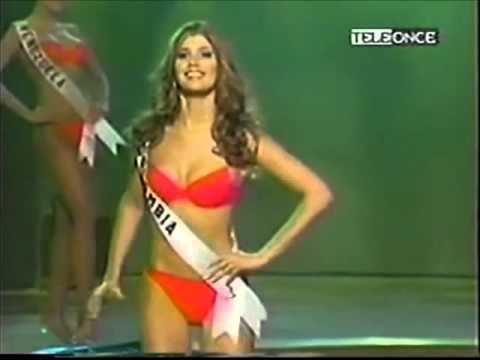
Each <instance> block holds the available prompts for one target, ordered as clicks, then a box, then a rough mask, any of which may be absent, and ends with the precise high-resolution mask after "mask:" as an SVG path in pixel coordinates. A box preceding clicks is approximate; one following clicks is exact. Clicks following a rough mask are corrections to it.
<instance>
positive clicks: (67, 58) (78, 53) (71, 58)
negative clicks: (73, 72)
mask: <svg viewBox="0 0 480 360" xmlns="http://www.w3.org/2000/svg"><path fill="white" fill-rule="evenodd" d="M42 49H43V51H45V53H46V54H47V55H48V57H49V58H50V59H51V60H52V61H53V62H54V63H55V64H57V65H77V66H82V65H86V64H87V63H88V61H89V58H90V50H89V49H88V47H87V46H85V45H76V46H66V45H63V44H60V43H57V42H52V41H49V42H45V43H43V44H42Z"/></svg>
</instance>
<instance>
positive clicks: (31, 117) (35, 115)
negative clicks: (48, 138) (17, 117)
mask: <svg viewBox="0 0 480 360" xmlns="http://www.w3.org/2000/svg"><path fill="white" fill-rule="evenodd" d="M27 120H28V121H29V122H30V123H31V124H34V125H43V124H49V123H51V122H52V121H51V120H50V119H49V118H48V114H47V112H46V111H45V108H43V107H41V106H38V107H36V108H35V109H34V110H32V111H30V112H29V114H28V117H27Z"/></svg>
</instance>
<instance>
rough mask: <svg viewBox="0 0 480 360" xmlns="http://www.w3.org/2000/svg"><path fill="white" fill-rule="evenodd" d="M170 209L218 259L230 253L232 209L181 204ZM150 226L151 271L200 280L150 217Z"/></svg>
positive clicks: (172, 205) (176, 204)
mask: <svg viewBox="0 0 480 360" xmlns="http://www.w3.org/2000/svg"><path fill="white" fill-rule="evenodd" d="M170 208H171V209H172V210H173V211H174V212H175V213H176V214H177V215H178V216H179V217H180V218H181V219H182V220H183V222H184V223H185V224H186V225H187V226H189V227H190V229H191V230H192V231H193V232H194V233H195V234H196V235H197V236H198V237H199V238H200V240H202V241H204V243H205V244H206V245H207V246H208V247H209V248H210V249H211V250H212V251H213V252H215V253H216V254H219V255H221V254H227V253H229V252H231V250H232V246H233V244H234V239H233V238H232V234H231V226H230V217H231V207H229V206H225V207H222V208H219V209H205V208H199V207H197V206H195V205H193V204H191V203H189V202H188V201H183V200H182V201H178V202H177V203H174V204H170ZM148 222H149V230H150V231H151V232H150V234H151V235H150V239H149V240H150V242H151V245H150V249H151V252H150V261H149V269H154V270H158V271H163V272H167V273H170V274H173V275H177V276H181V277H185V278H189V279H201V276H200V274H198V273H197V272H196V271H195V270H194V269H192V268H191V267H190V266H189V265H188V264H187V263H186V262H185V261H183V259H182V258H181V257H180V255H178V254H177V253H176V251H175V250H174V249H173V248H172V247H171V246H170V245H169V243H168V242H167V241H166V240H165V238H164V237H163V236H162V235H161V233H160V231H159V230H158V228H157V227H156V224H155V223H154V221H153V220H152V218H151V216H148Z"/></svg>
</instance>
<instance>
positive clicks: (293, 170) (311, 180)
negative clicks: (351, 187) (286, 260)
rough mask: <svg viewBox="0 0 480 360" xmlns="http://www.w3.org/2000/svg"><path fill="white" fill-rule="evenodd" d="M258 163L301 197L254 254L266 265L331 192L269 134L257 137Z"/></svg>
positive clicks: (296, 235) (309, 220)
mask: <svg viewBox="0 0 480 360" xmlns="http://www.w3.org/2000/svg"><path fill="white" fill-rule="evenodd" d="M258 163H259V164H260V165H261V166H262V167H263V168H265V169H267V170H268V171H269V172H270V173H272V174H273V175H274V176H276V177H277V178H278V179H279V180H280V181H281V182H283V183H284V184H285V185H287V186H288V187H290V189H292V190H293V191H295V192H297V193H300V194H301V195H302V200H301V201H300V203H299V204H298V205H297V207H296V209H295V210H294V212H293V213H292V215H291V216H290V217H289V218H288V219H287V221H286V222H285V223H284V224H283V226H281V227H280V229H279V230H278V231H277V232H276V233H275V234H274V235H273V237H272V238H271V239H270V241H268V242H267V243H266V244H265V245H264V246H263V248H262V249H261V250H260V251H259V253H258V255H259V256H260V257H261V258H263V260H264V262H265V263H266V264H269V263H271V262H272V261H273V260H274V259H276V258H278V257H279V256H280V255H282V254H283V253H284V252H285V251H286V250H287V249H288V248H289V247H290V246H291V245H292V244H293V243H295V241H296V240H297V239H298V238H299V236H300V235H301V234H302V233H303V232H304V231H305V230H306V229H307V227H308V226H309V225H310V224H311V223H312V221H313V220H314V219H315V218H316V217H317V216H319V215H320V214H321V213H323V212H324V211H325V210H326V209H327V207H329V205H330V204H331V203H332V201H333V195H332V192H331V190H330V189H329V188H328V186H327V184H326V183H325V182H324V181H323V180H322V179H321V178H320V177H319V176H318V175H317V174H315V173H314V172H313V171H312V170H311V169H310V168H308V167H307V166H306V165H304V164H303V163H302V162H301V161H300V160H298V159H296V158H295V157H293V156H292V155H290V154H289V153H288V152H287V151H285V150H284V149H283V148H282V147H281V146H280V145H279V144H278V143H276V142H275V141H274V140H272V139H271V138H270V137H267V136H263V137H262V138H261V141H260V144H259V152H258Z"/></svg>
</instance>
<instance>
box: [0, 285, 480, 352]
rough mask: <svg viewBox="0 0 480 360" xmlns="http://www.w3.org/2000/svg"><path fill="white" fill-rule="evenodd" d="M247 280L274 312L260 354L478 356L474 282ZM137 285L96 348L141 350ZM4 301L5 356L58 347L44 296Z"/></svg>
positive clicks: (112, 311) (113, 309) (114, 311)
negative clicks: (41, 314) (44, 325)
mask: <svg viewBox="0 0 480 360" xmlns="http://www.w3.org/2000/svg"><path fill="white" fill-rule="evenodd" d="M250 281H251V284H252V286H253V287H254V288H255V289H256V291H257V293H258V295H259V296H260V298H261V299H262V300H263V301H264V303H265V305H266V307H267V310H268V311H269V320H268V322H267V323H265V325H264V328H263V338H262V339H261V340H260V341H259V343H258V344H257V351H258V352H259V354H260V355H261V354H262V353H264V354H266V353H272V352H273V353H277V354H284V355H286V354H292V353H295V354H300V355H306V356H309V355H316V356H322V355H339V356H343V355H352V354H357V355H358V354H360V355H369V356H376V355H378V356H380V355H382V354H383V355H384V354H387V355H389V354H390V355H405V354H406V355H413V354H419V355H420V356H422V355H432V354H443V355H451V356H462V355H466V356H468V355H472V354H475V353H477V354H478V335H477V334H478V331H477V330H478V329H477V321H478V313H477V298H476V285H477V283H476V280H475V279H468V278H385V277H339V276H330V277H327V276H257V277H252V278H251V279H250ZM137 284H138V277H135V276H131V277H126V278H125V279H124V288H125V293H126V295H127V296H128V298H127V300H125V301H123V302H118V303H111V304H109V305H108V307H107V308H106V309H105V310H104V312H103V313H102V318H101V322H100V323H99V329H98V340H97V342H96V343H95V344H94V346H95V348H99V349H101V348H102V347H104V348H103V349H107V350H106V352H109V351H115V350H114V349H121V348H122V346H124V347H125V346H126V345H125V344H127V345H128V344H130V347H131V348H136V347H138V344H136V343H135V342H137V341H138V328H137V319H136V309H135V307H136V304H135V302H136V287H137ZM1 295H2V296H1V300H2V306H1V332H0V352H1V353H30V352H34V351H38V350H42V349H46V348H51V347H57V346H59V345H60V344H58V342H57V341H56V340H55V338H54V337H52V336H51V335H50V334H48V333H47V334H43V333H42V332H41V331H40V330H41V326H40V323H39V322H38V315H37V314H36V311H37V308H38V305H39V304H41V303H42V301H44V298H45V294H44V293H43V292H41V291H38V290H27V291H23V292H3V293H2V294H1ZM110 345H112V346H110ZM105 346H106V347H105ZM127 347H128V346H127Z"/></svg>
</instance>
